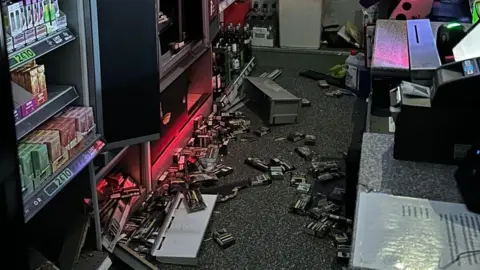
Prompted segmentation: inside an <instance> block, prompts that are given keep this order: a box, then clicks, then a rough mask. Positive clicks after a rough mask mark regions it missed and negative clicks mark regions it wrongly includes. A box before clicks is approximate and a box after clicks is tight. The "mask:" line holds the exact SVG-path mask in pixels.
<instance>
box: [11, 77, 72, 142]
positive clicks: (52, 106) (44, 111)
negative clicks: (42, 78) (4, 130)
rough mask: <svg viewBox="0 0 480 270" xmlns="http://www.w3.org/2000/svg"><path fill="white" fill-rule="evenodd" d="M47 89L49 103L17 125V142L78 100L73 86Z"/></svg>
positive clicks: (58, 86) (57, 86) (55, 86)
mask: <svg viewBox="0 0 480 270" xmlns="http://www.w3.org/2000/svg"><path fill="white" fill-rule="evenodd" d="M47 89H48V96H49V99H48V101H47V102H46V103H45V104H43V105H42V106H40V107H39V108H37V109H36V110H35V111H34V112H33V113H31V114H30V115H28V116H26V117H25V118H22V119H20V120H19V121H18V122H17V123H15V128H16V130H17V140H20V139H21V138H23V137H24V136H25V135H27V134H28V133H30V132H31V131H33V130H34V129H35V128H37V127H38V126H40V125H41V124H42V123H43V122H45V121H47V120H48V119H50V118H51V117H52V116H54V115H55V114H57V113H59V112H60V111H61V110H62V109H64V108H65V107H66V106H68V105H69V104H71V103H72V102H73V101H75V100H76V99H77V98H78V94H77V91H76V90H75V88H74V87H73V86H69V85H68V86H65V85H49V86H48V87H47Z"/></svg>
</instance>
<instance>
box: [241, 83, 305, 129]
mask: <svg viewBox="0 0 480 270" xmlns="http://www.w3.org/2000/svg"><path fill="white" fill-rule="evenodd" d="M243 91H244V93H245V94H246V98H247V99H248V102H247V106H248V107H250V108H251V109H252V110H254V111H255V112H257V113H258V114H259V116H260V117H262V118H263V119H264V120H265V121H267V122H268V123H269V124H293V123H296V122H297V117H298V113H299V111H300V108H301V107H302V100H301V98H298V97H296V96H294V95H293V94H291V93H290V92H288V91H287V90H286V89H284V88H283V87H281V86H280V85H278V84H277V83H276V82H274V81H273V80H272V79H269V78H261V77H246V78H245V80H244V82H243Z"/></svg>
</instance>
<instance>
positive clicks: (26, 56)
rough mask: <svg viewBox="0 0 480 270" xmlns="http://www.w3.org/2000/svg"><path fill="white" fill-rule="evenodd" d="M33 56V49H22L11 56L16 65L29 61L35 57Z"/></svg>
mask: <svg viewBox="0 0 480 270" xmlns="http://www.w3.org/2000/svg"><path fill="white" fill-rule="evenodd" d="M35 56H36V54H35V52H34V51H32V49H26V50H23V51H21V52H19V53H17V54H15V55H14V56H13V60H14V61H15V62H14V64H15V65H17V64H20V63H24V62H27V61H30V60H32V59H33V58H35Z"/></svg>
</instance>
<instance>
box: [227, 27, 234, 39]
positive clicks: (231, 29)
mask: <svg viewBox="0 0 480 270" xmlns="http://www.w3.org/2000/svg"><path fill="white" fill-rule="evenodd" d="M233 31H234V30H233V24H232V23H229V24H228V26H227V36H226V37H227V41H228V43H231V39H232V38H233Z"/></svg>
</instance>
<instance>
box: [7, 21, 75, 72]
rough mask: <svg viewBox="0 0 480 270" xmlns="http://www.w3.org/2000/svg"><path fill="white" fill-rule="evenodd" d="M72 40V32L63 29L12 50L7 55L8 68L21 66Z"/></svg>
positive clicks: (12, 68) (13, 68) (73, 38)
mask: <svg viewBox="0 0 480 270" xmlns="http://www.w3.org/2000/svg"><path fill="white" fill-rule="evenodd" d="M74 40H75V36H74V35H73V34H72V32H70V30H69V29H63V30H60V31H59V32H58V33H56V34H54V35H51V36H48V37H46V38H45V39H42V40H39V41H37V42H35V43H32V44H30V45H28V46H26V47H25V48H22V49H20V50H18V51H15V52H12V53H11V54H9V56H8V63H9V65H10V70H11V71H13V70H15V69H17V68H19V67H21V66H23V65H24V64H25V63H28V62H30V61H33V60H35V59H37V58H39V57H42V56H44V55H45V54H47V53H49V52H51V51H54V50H56V49H58V48H60V47H62V46H63V45H66V44H67V43H70V42H72V41H74Z"/></svg>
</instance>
